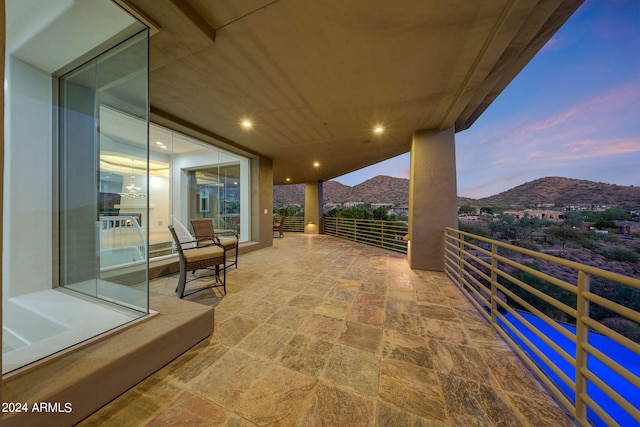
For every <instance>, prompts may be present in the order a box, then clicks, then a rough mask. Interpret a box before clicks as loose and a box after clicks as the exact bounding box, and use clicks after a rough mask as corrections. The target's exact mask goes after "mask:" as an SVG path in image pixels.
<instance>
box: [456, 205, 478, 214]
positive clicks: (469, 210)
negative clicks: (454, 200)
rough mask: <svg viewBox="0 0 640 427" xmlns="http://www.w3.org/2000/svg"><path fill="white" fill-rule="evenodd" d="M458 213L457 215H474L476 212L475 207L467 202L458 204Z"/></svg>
mask: <svg viewBox="0 0 640 427" xmlns="http://www.w3.org/2000/svg"><path fill="white" fill-rule="evenodd" d="M458 214H459V215H475V214H476V208H475V207H474V206H471V205H469V204H465V205H462V206H460V208H459V209H458Z"/></svg>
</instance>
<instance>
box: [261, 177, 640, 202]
mask: <svg viewBox="0 0 640 427" xmlns="http://www.w3.org/2000/svg"><path fill="white" fill-rule="evenodd" d="M323 192H324V201H325V203H340V202H365V203H392V204H394V205H396V206H402V205H407V204H408V203H409V180H408V179H404V178H393V177H390V176H382V175H379V176H376V177H374V178H371V179H369V180H367V181H365V182H363V183H361V184H358V185H356V186H354V187H350V186H348V185H344V184H341V183H339V182H338V181H327V182H325V183H324V184H323ZM273 199H274V200H273V202H274V205H275V206H283V205H291V204H299V205H304V184H296V185H281V186H275V187H274V189H273ZM459 204H471V205H475V206H490V205H495V204H503V205H509V206H520V207H528V206H536V205H543V204H554V205H555V206H568V205H611V206H620V207H631V208H639V207H640V187H635V186H624V185H615V184H605V183H602V182H593V181H585V180H580V179H571V178H560V177H547V178H540V179H536V180H534V181H531V182H526V183H524V184H522V185H519V186H517V187H514V188H512V189H510V190H507V191H504V192H502V193H500V194H496V195H495V196H491V197H486V198H483V199H480V200H474V199H469V198H462V197H460V198H459Z"/></svg>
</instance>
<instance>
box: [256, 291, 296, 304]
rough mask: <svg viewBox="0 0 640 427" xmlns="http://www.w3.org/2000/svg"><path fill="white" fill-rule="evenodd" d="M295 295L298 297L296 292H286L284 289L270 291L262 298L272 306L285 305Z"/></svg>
mask: <svg viewBox="0 0 640 427" xmlns="http://www.w3.org/2000/svg"><path fill="white" fill-rule="evenodd" d="M296 295H298V294H297V293H296V292H293V291H288V290H286V289H271V290H270V291H269V292H268V293H267V294H266V295H265V296H264V300H265V301H267V302H270V303H272V304H286V303H287V302H288V301H289V300H290V299H291V298H293V297H295V296H296Z"/></svg>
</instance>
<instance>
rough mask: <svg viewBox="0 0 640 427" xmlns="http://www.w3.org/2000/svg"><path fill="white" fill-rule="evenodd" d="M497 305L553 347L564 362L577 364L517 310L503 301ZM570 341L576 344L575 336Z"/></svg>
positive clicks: (573, 358)
mask: <svg viewBox="0 0 640 427" xmlns="http://www.w3.org/2000/svg"><path fill="white" fill-rule="evenodd" d="M497 303H498V304H499V305H500V306H501V307H502V308H504V309H505V310H506V311H507V312H509V314H511V315H512V316H513V317H515V318H516V319H518V320H519V321H520V322H521V323H522V324H523V325H524V326H525V327H526V328H527V329H528V330H529V331H530V332H531V333H533V334H534V335H535V336H536V337H538V338H539V339H540V340H541V341H542V342H544V343H545V344H546V345H548V346H549V347H551V348H552V349H553V350H554V351H555V352H556V353H557V354H558V355H559V356H560V357H562V358H563V359H564V360H566V361H567V362H568V363H570V364H571V365H575V363H576V359H575V357H573V356H571V354H569V353H568V352H567V351H566V350H565V349H563V348H562V347H560V346H559V345H558V344H556V343H555V342H553V341H551V340H550V339H549V338H548V337H547V336H546V335H544V334H543V333H542V332H540V330H539V329H538V328H536V327H535V326H533V325H532V324H531V323H530V322H529V321H527V320H526V319H525V318H524V317H522V316H521V315H520V314H519V313H518V312H517V311H516V310H514V309H513V308H511V307H509V306H508V305H507V304H505V303H504V302H503V301H500V300H498V301H497ZM554 329H555V328H554ZM570 339H571V341H572V342H573V343H575V342H576V338H575V336H573V337H570ZM549 361H550V360H549Z"/></svg>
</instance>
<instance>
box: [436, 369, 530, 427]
mask: <svg viewBox="0 0 640 427" xmlns="http://www.w3.org/2000/svg"><path fill="white" fill-rule="evenodd" d="M438 378H439V380H440V384H442V391H443V394H444V400H445V402H446V405H447V409H448V411H449V412H450V413H452V414H457V415H463V416H465V417H470V418H472V419H475V420H478V421H480V422H481V424H482V425H500V426H522V425H524V423H523V421H522V420H521V419H520V414H519V413H518V412H517V411H515V410H514V408H513V407H512V406H511V404H510V401H509V399H508V398H507V397H506V396H505V395H503V394H502V393H501V392H500V391H499V390H497V389H494V388H492V387H488V386H486V385H484V384H481V383H478V382H475V381H469V380H465V379H463V378H459V377H455V376H451V375H445V374H438Z"/></svg>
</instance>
